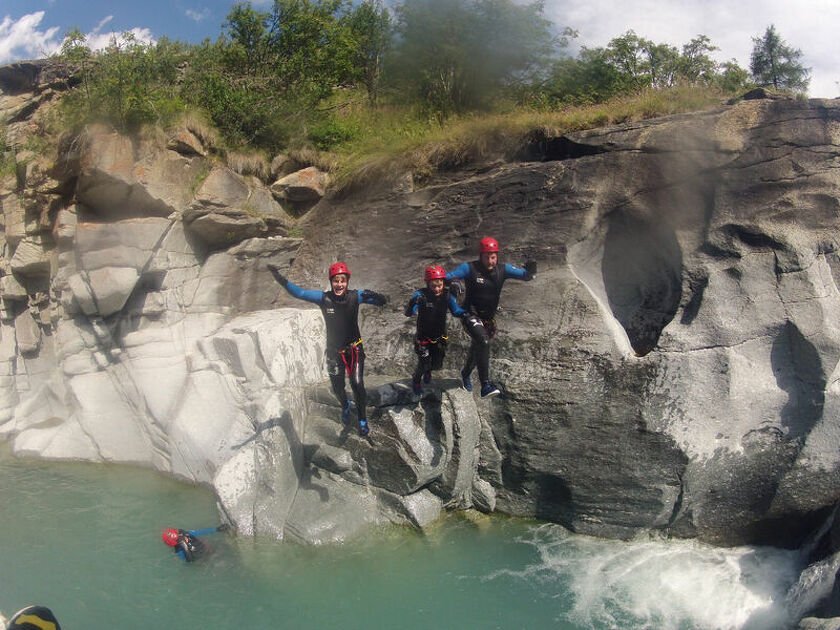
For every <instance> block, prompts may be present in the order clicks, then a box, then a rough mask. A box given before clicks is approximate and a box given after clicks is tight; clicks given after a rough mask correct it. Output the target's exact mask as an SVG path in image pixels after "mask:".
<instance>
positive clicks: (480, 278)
mask: <svg viewBox="0 0 840 630" xmlns="http://www.w3.org/2000/svg"><path fill="white" fill-rule="evenodd" d="M486 282H487V280H485V279H484V278H482V277H481V276H479V277H478V278H476V279H475V283H476V284H484V283H486Z"/></svg>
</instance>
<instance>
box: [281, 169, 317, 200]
mask: <svg viewBox="0 0 840 630" xmlns="http://www.w3.org/2000/svg"><path fill="white" fill-rule="evenodd" d="M329 184H330V176H329V175H328V174H327V173H324V172H323V171H321V170H320V169H318V168H317V167H315V166H309V167H307V168H304V169H301V170H299V171H295V172H294V173H290V174H289V175H286V176H285V177H282V178H280V179H278V180H277V181H276V182H274V183H273V184H272V185H271V192H272V194H274V196H275V197H276V198H277V199H280V200H288V201H293V202H294V201H301V202H315V201H318V200H320V199H321V198H323V196H324V195H325V194H326V191H327V186H329Z"/></svg>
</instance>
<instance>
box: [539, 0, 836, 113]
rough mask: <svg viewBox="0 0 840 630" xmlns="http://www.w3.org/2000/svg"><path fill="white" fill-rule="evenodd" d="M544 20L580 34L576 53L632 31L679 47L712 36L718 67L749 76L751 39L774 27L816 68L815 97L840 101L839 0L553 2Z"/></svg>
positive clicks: (812, 77) (807, 63) (550, 2)
mask: <svg viewBox="0 0 840 630" xmlns="http://www.w3.org/2000/svg"><path fill="white" fill-rule="evenodd" d="M546 16H547V17H548V18H549V19H551V20H552V21H553V22H554V23H555V24H558V25H560V26H569V27H571V28H573V29H576V30H578V31H579V33H580V36H579V37H578V39H577V40H576V42H575V43H576V44H578V45H581V44H582V45H586V46H590V47H595V46H604V45H605V44H606V43H607V42H609V40H611V39H612V38H614V37H618V36H619V35H621V34H623V33H625V32H626V31H628V30H631V29H632V30H634V31H635V32H636V34H637V35H639V36H640V37H645V38H647V39H652V40H653V41H655V42H657V43H668V44H672V45H674V46H682V45H683V44H686V43H688V42H689V41H690V40H691V39H693V38H694V37H696V36H697V35H707V36H708V37H709V38H710V39H711V40H712V43H713V44H714V45H716V46H718V47H719V48H720V50H719V51H718V52H717V53H716V55H717V56H716V58H717V59H718V60H719V61H726V60H728V59H732V58H735V59H736V60H737V61H738V63H739V65H741V66H742V67H743V68H749V63H750V53H751V52H752V47H753V43H752V38H753V37H759V36H761V35H762V34H763V33H764V30H765V29H766V28H767V27H768V26H770V24H774V25H775V26H776V30H777V31H778V32H779V34H780V35H781V36H782V38H783V39H784V40H785V41H786V42H787V43H788V45H790V46H792V47H793V48H799V49H801V50H802V53H803V57H802V62H803V64H804V65H805V66H808V67H810V68H812V74H811V88H810V93H811V95H812V96H821V97H834V96H837V95H838V94H840V88H838V86H837V84H836V83H837V81H839V80H840V68H838V65H837V59H840V43H838V42H840V38H838V37H837V34H836V27H837V24H840V2H837V1H836V0H741V1H740V2H733V1H732V0H705V1H704V2H696V0H588V1H587V2H582V1H581V0H548V1H547V3H546Z"/></svg>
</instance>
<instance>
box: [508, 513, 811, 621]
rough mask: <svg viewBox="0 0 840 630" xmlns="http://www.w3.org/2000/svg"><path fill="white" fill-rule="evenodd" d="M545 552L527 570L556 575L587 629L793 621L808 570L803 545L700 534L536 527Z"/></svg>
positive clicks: (533, 575)
mask: <svg viewBox="0 0 840 630" xmlns="http://www.w3.org/2000/svg"><path fill="white" fill-rule="evenodd" d="M524 541H525V542H528V543H530V544H531V545H533V546H534V547H535V548H536V549H537V551H538V553H539V557H540V561H539V563H538V564H535V565H532V566H530V567H528V569H526V570H525V571H523V572H520V575H521V577H523V578H524V579H530V580H534V579H535V580H540V581H543V582H555V583H556V584H555V587H556V589H557V592H558V593H560V592H564V593H565V592H568V593H570V594H571V596H572V598H573V605H572V608H571V611H570V612H569V617H568V618H569V620H571V621H572V622H574V623H575V624H576V625H579V626H580V627H584V628H593V629H602V628H634V629H638V630H642V629H651V630H652V629H656V630H684V629H685V630H687V629H691V630H712V629H721V630H724V629H725V630H729V629H732V630H758V629H761V630H770V629H774V628H775V629H782V628H787V627H790V626H791V621H790V619H789V618H788V613H787V611H786V609H785V607H784V601H785V593H786V591H787V589H788V588H789V587H790V586H791V584H793V583H794V582H795V581H796V579H797V576H798V571H799V570H800V569H801V565H800V562H801V558H800V555H799V554H798V553H797V552H794V551H785V550H779V549H772V548H756V547H738V548H728V549H721V548H716V547H710V546H707V545H702V544H699V543H697V542H693V541H679V540H667V541H666V540H659V539H653V538H646V539H644V540H635V541H630V542H616V541H606V540H600V539H595V538H589V537H585V536H579V535H573V534H570V533H569V532H568V531H566V530H565V529H563V528H562V527H559V526H557V525H541V526H537V527H534V528H533V529H532V530H531V532H530V534H529V536H528V537H527V538H526V539H525V540H524Z"/></svg>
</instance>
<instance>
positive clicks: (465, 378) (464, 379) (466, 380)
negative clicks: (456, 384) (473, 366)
mask: <svg viewBox="0 0 840 630" xmlns="http://www.w3.org/2000/svg"><path fill="white" fill-rule="evenodd" d="M461 385H462V386H463V387H464V389H466V390H467V391H468V392H471V391H472V381H471V380H470V375H469V374H464V373H463V372H461Z"/></svg>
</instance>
